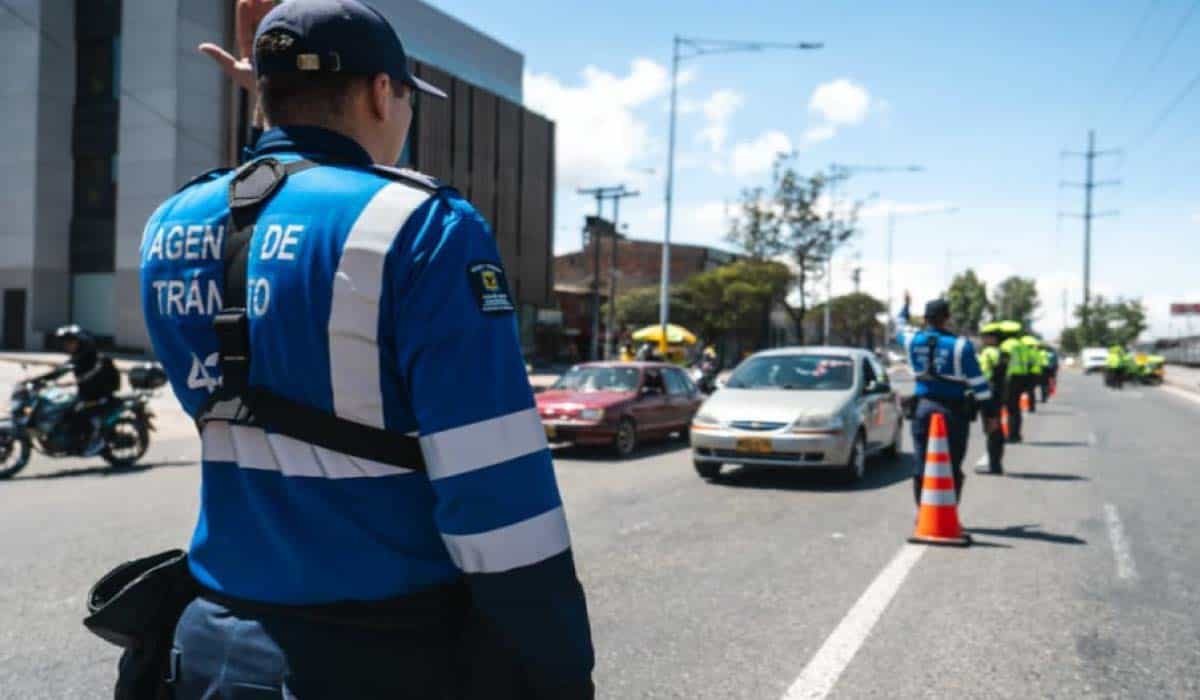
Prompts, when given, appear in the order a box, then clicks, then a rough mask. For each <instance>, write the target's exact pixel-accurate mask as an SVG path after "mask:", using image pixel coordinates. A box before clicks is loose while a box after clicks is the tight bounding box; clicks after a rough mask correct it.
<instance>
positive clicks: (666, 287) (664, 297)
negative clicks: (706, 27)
mask: <svg viewBox="0 0 1200 700" xmlns="http://www.w3.org/2000/svg"><path fill="white" fill-rule="evenodd" d="M678 91H679V37H678V36H676V37H675V39H674V44H673V46H672V55H671V116H670V120H671V125H670V135H669V136H668V138H667V195H666V201H665V205H666V212H665V221H664V227H663V248H662V275H661V277H662V289H661V290H660V291H659V300H658V304H659V306H658V323H659V325H660V326H661V327H662V343H660V347H662V348H663V349H664V350H665V349H666V344H667V322H668V320H669V319H670V317H671V203H672V199H673V198H674V189H675V119H676V112H675V108H676V96H677V93H678Z"/></svg>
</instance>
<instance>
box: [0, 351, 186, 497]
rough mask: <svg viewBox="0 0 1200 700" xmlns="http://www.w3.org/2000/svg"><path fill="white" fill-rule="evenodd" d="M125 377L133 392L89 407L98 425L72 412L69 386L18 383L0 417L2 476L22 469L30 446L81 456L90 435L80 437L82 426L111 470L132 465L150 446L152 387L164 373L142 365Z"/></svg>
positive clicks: (160, 381) (36, 380)
mask: <svg viewBox="0 0 1200 700" xmlns="http://www.w3.org/2000/svg"><path fill="white" fill-rule="evenodd" d="M129 376H130V385H131V386H132V387H133V389H134V390H133V391H132V392H131V393H128V394H113V395H112V396H109V397H107V398H105V399H103V400H102V401H101V402H100V404H99V405H97V406H95V407H93V408H92V410H91V411H90V415H91V416H92V418H94V419H97V420H98V421H99V426H98V427H96V423H95V421H94V420H80V419H78V417H77V416H75V415H74V413H75V412H74V409H73V407H74V405H75V390H74V389H73V388H70V387H63V386H58V385H56V384H54V383H53V382H52V380H50V379H47V378H44V377H40V378H34V379H27V380H24V381H22V382H21V383H19V384H17V386H16V387H15V388H14V389H13V391H12V395H11V404H12V415H11V416H10V417H8V418H4V419H0V479H8V478H11V477H13V476H15V475H16V474H17V473H19V472H20V471H21V470H22V469H24V468H25V467H26V466H27V465H28V464H29V458H30V457H31V456H32V454H33V451H34V450H37V451H38V452H41V453H42V454H44V455H46V456H48V457H82V456H84V452H85V450H87V448H88V447H89V443H91V442H93V440H92V438H93V435H92V434H87V435H82V434H81V432H83V430H82V428H83V426H86V427H87V428H88V429H89V431H96V430H98V431H99V435H100V438H101V439H102V440H103V446H102V447H101V449H100V453H99V454H100V456H101V457H103V458H104V461H106V462H108V463H109V464H110V465H111V466H113V467H115V468H124V467H130V466H132V465H134V464H136V463H137V461H138V460H139V459H141V458H142V457H143V456H144V455H145V454H146V450H147V449H149V447H150V432H151V431H153V430H154V429H155V428H154V417H155V416H154V412H153V411H152V410H151V409H150V407H149V405H148V404H149V401H150V398H151V397H152V396H153V395H154V389H156V388H158V387H159V386H162V385H163V384H165V383H166V375H165V373H163V371H162V368H161V367H159V366H157V365H143V366H140V367H135V368H134V369H133V370H131V371H130V374H129Z"/></svg>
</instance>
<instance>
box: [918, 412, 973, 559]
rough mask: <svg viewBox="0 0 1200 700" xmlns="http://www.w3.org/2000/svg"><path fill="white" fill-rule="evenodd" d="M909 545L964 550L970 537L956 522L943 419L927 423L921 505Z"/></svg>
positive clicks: (952, 483)
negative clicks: (927, 440) (951, 547)
mask: <svg viewBox="0 0 1200 700" xmlns="http://www.w3.org/2000/svg"><path fill="white" fill-rule="evenodd" d="M908 541H909V542H913V543H916V544H944V545H954V546H958V547H966V546H967V545H969V544H971V536H970V535H968V534H966V533H965V532H963V528H962V524H961V523H959V522H958V497H957V496H956V495H955V493H954V474H953V473H952V472H951V470H950V442H949V440H948V439H947V438H946V417H945V416H943V415H942V414H940V413H935V414H933V418H932V420H930V423H929V447H928V448H926V450H925V477H924V480H923V481H922V483H921V505H920V508H919V510H918V511H917V528H916V530H915V531H914V532H913V535H912V537H909V538H908Z"/></svg>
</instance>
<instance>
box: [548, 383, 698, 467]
mask: <svg viewBox="0 0 1200 700" xmlns="http://www.w3.org/2000/svg"><path fill="white" fill-rule="evenodd" d="M536 398H537V409H538V415H539V416H541V419H542V424H543V425H544V426H545V428H546V438H547V439H548V440H550V441H551V442H572V443H575V444H578V445H598V446H610V447H612V448H613V449H614V450H615V451H616V453H617V455H618V456H621V457H626V456H628V455H630V454H632V453H633V451H634V449H636V448H637V445H638V443H640V442H641V441H642V440H644V439H647V438H654V437H667V436H669V435H670V434H672V433H681V434H682V435H683V436H685V437H686V436H687V432H688V428H689V426H690V425H691V422H692V417H693V416H694V415H696V410H697V409H698V408H699V407H700V404H701V402H702V401H703V400H704V397H703V395H701V393H700V390H699V389H697V388H696V385H695V383H693V382H692V380H691V378H690V377H688V376H687V373H686V372H685V371H684V370H683V369H681V368H679V367H676V366H675V365H671V364H667V363H663V362H589V363H585V364H580V365H575V366H574V367H572V368H571V369H570V370H568V371H567V372H566V373H565V374H563V375H562V376H561V377H559V379H558V381H557V382H555V383H554V385H553V386H551V387H550V388H549V389H547V390H546V391H543V392H541V393H539V394H537V396H536Z"/></svg>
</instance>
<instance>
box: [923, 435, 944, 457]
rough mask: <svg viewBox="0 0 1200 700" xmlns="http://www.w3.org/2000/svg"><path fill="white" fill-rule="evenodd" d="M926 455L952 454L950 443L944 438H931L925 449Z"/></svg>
mask: <svg viewBox="0 0 1200 700" xmlns="http://www.w3.org/2000/svg"><path fill="white" fill-rule="evenodd" d="M925 454H935V455H938V454H941V455H945V454H950V441H949V440H947V439H946V438H944V437H931V438H929V444H928V445H926V447H925Z"/></svg>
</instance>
